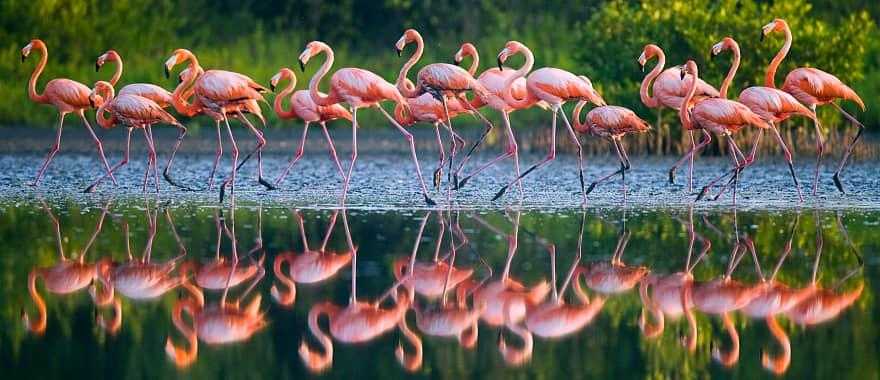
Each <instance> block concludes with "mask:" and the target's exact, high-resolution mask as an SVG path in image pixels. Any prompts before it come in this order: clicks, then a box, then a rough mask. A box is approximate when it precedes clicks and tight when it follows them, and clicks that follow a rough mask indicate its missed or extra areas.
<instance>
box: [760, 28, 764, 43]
mask: <svg viewBox="0 0 880 380" xmlns="http://www.w3.org/2000/svg"><path fill="white" fill-rule="evenodd" d="M759 41H761V42H764V31H763V30H762V31H761V39H760V40H759Z"/></svg>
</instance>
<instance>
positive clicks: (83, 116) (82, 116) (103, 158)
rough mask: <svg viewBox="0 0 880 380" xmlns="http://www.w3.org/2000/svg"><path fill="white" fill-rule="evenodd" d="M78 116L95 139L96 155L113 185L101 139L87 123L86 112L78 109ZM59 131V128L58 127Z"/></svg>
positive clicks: (114, 178)
mask: <svg viewBox="0 0 880 380" xmlns="http://www.w3.org/2000/svg"><path fill="white" fill-rule="evenodd" d="M79 118H80V119H82V122H83V125H85V127H86V130H88V131H89V134H90V135H92V140H95V146H96V147H98V155H100V156H101V162H102V163H103V164H104V170H106V171H107V175H109V176H110V179H111V180H112V181H113V185H117V184H118V183H117V182H116V177H115V176H113V173H112V172H110V164H109V163H107V156H106V155H104V144H102V143H101V139H99V138H98V135H96V134H95V131H94V130H93V129H92V125H91V124H89V120H88V119H86V114H85V112H83V111H82V110H80V111H79ZM59 131H60V129H59Z"/></svg>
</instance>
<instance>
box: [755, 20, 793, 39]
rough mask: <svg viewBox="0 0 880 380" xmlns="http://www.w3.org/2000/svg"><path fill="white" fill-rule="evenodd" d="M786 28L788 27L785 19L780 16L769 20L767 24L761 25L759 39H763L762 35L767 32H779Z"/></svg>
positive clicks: (764, 35) (765, 34)
mask: <svg viewBox="0 0 880 380" xmlns="http://www.w3.org/2000/svg"><path fill="white" fill-rule="evenodd" d="M786 28H788V23H786V22H785V20H783V19H781V18H777V19H773V21H770V22H769V23H768V24H767V25H764V26H762V27H761V41H763V40H764V37H766V36H767V35H768V34H770V33H773V32H781V31H783V30H785V29H786Z"/></svg>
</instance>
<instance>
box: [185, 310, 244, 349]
mask: <svg viewBox="0 0 880 380" xmlns="http://www.w3.org/2000/svg"><path fill="white" fill-rule="evenodd" d="M256 326H257V325H256V324H255V323H254V321H253V320H252V318H250V317H248V316H247V315H245V314H244V313H241V312H239V311H219V310H217V309H209V310H206V311H204V312H202V314H200V315H199V316H198V317H197V318H196V328H197V331H198V334H199V337H200V338H201V339H202V340H203V341H204V342H205V343H208V344H226V343H233V342H240V341H243V340H246V339H248V338H250V337H251V336H252V335H253V334H254V332H255V331H256Z"/></svg>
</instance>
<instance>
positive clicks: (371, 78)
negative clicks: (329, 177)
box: [299, 41, 437, 206]
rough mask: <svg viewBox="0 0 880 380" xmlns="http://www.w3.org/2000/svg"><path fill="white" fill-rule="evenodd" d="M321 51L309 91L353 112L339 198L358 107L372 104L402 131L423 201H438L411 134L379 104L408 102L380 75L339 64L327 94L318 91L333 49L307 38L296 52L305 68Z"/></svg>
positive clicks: (318, 101) (322, 100)
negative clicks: (424, 175)
mask: <svg viewBox="0 0 880 380" xmlns="http://www.w3.org/2000/svg"><path fill="white" fill-rule="evenodd" d="M320 53H324V54H325V55H326V56H327V58H326V59H325V60H324V63H323V64H322V65H321V68H320V69H319V70H318V72H317V73H316V74H315V75H314V76H313V77H312V79H311V80H310V81H309V95H311V97H312V100H313V101H314V102H315V104H317V105H319V106H329V105H333V104H337V103H347V104H348V106H349V109H350V111H351V115H352V128H351V131H352V132H351V143H352V153H351V163H350V164H349V167H348V173H347V174H346V175H345V181H344V183H343V185H342V196H341V202H342V203H345V198H346V195H347V193H348V185H349V181H351V175H352V171H353V170H354V164H355V161H357V129H358V121H357V110H358V109H360V108H365V107H375V108H376V109H378V110H379V112H381V113H382V115H384V116H385V118H386V119H388V121H389V122H390V123H391V124H392V125H393V126H394V127H395V128H397V130H398V131H399V132H400V133H401V134H403V136H404V138H405V139H406V141H407V143H409V149H410V154H411V155H412V159H413V163H414V164H415V167H416V177H417V178H418V180H419V184H420V185H421V190H422V196H423V197H424V200H425V203H427V204H428V205H431V206H433V205H436V204H437V203H436V202H434V200H432V199H431V198H430V197H429V196H428V188H427V186H425V181H424V179H422V170H421V167H420V166H419V159H418V156H417V155H416V146H415V141H414V140H413V136H412V134H411V133H409V132H408V131H407V130H406V129H405V128H403V127H402V126H401V125H400V124H398V123H397V121H395V120H394V118H393V117H391V115H389V114H388V112H386V111H385V110H384V109H383V108H382V106H381V105H380V103H381V102H383V101H386V100H391V101H394V102H395V103H397V104H400V105H401V106H402V107H404V109H405V108H406V107H407V106H406V105H405V103H406V99H405V98H404V96H403V95H401V93H400V91H398V90H397V88H396V87H394V86H393V85H392V84H391V83H388V82H387V81H385V80H384V79H382V77H380V76H378V75H376V74H373V73H372V72H370V71H367V70H364V69H359V68H342V69H339V70H337V71H336V72H335V73H333V76H332V77H331V78H330V92H329V93H328V94H327V95H321V93H320V92H319V91H318V84H319V83H320V82H321V79H323V78H324V76H325V75H327V72H329V71H330V68H331V67H332V66H333V59H334V54H333V49H331V48H330V46H328V45H327V44H325V43H323V42H320V41H312V42H309V43H308V44H307V45H306V48H305V50H303V52H302V54H300V56H299V63H300V68H301V69H302V70H303V71H305V65H306V63H308V61H309V59H311V58H312V57H313V56H315V55H318V54H320Z"/></svg>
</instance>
